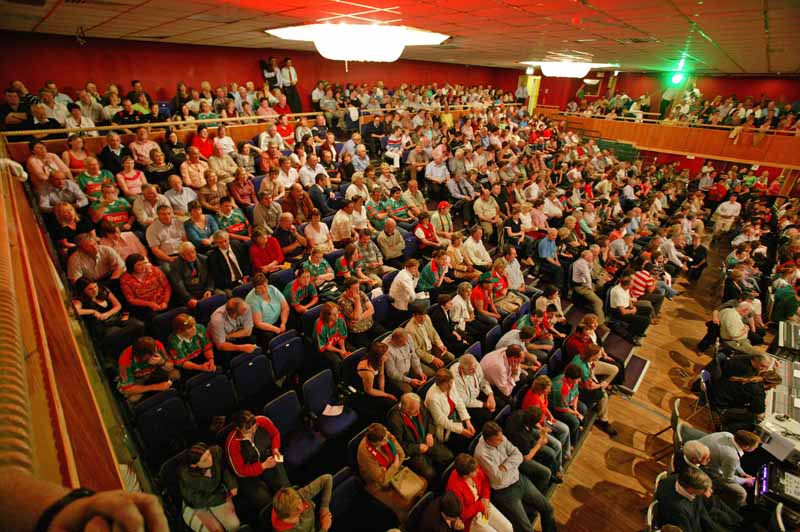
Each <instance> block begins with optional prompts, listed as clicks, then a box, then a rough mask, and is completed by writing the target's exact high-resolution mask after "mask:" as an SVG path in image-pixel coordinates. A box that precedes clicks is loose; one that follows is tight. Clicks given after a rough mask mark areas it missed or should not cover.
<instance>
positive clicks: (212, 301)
mask: <svg viewBox="0 0 800 532" xmlns="http://www.w3.org/2000/svg"><path fill="white" fill-rule="evenodd" d="M227 301H228V296H226V295H225V294H217V295H215V296H211V297H209V298H208V299H204V300H202V301H199V302H198V303H197V306H196V307H195V309H194V316H195V318H197V323H200V324H202V325H208V320H210V319H211V315H212V314H213V313H214V311H215V310H217V309H218V308H219V307H221V306H222V305H224V304H225V303H226V302H227Z"/></svg>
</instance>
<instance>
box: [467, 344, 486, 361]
mask: <svg viewBox="0 0 800 532" xmlns="http://www.w3.org/2000/svg"><path fill="white" fill-rule="evenodd" d="M466 352H467V353H469V354H470V355H472V356H474V357H475V360H477V361H478V362H480V361H481V358H483V351H482V350H481V343H480V342H475V343H474V344H472V345H471V346H469V347H468V348H467V350H466Z"/></svg>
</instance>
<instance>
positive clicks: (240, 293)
mask: <svg viewBox="0 0 800 532" xmlns="http://www.w3.org/2000/svg"><path fill="white" fill-rule="evenodd" d="M252 289H253V283H247V284H242V285H239V286H237V287H236V288H234V289H233V297H240V298H242V299H244V298H246V297H247V294H249V293H250V290H252Z"/></svg>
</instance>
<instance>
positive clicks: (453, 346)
mask: <svg viewBox="0 0 800 532" xmlns="http://www.w3.org/2000/svg"><path fill="white" fill-rule="evenodd" d="M451 300H452V298H451V297H450V296H449V295H447V294H439V297H437V298H436V303H437V305H436V306H435V307H433V308H431V309H430V312H429V313H428V314H429V315H430V317H431V321H432V322H433V328H434V329H436V332H437V333H438V334H439V337H440V338H441V339H442V341H443V342H444V345H446V346H447V350H448V351H450V352H451V353H453V354H454V355H456V356H461V355H463V354H464V351H466V350H467V348H468V347H469V345H470V344H469V342H468V338H467V337H465V336H462V335H461V334H459V333H458V332H457V331H456V328H455V324H454V323H453V322H452V321H451V320H450V314H449V312H448V311H449V309H450V307H451V306H452V303H450V301H451Z"/></svg>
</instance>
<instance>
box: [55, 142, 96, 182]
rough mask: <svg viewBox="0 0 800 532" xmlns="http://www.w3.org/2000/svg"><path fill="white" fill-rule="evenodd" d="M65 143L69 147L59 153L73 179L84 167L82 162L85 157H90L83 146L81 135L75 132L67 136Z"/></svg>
mask: <svg viewBox="0 0 800 532" xmlns="http://www.w3.org/2000/svg"><path fill="white" fill-rule="evenodd" d="M67 145H68V146H69V148H68V149H66V150H65V151H64V153H63V154H61V159H62V160H63V161H64V164H66V165H67V167H68V168H69V171H70V172H72V178H73V179H75V178H76V177H78V176H79V175H81V173H83V171H84V170H85V169H86V167H85V166H84V164H83V162H84V161H85V160H86V158H87V157H91V154H90V153H89V151H88V150H87V149H86V148H84V147H83V137H81V136H80V135H78V134H77V133H73V134H72V135H70V136H69V138H68V139H67Z"/></svg>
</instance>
